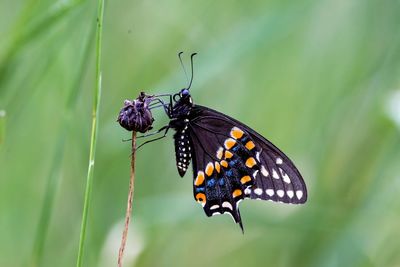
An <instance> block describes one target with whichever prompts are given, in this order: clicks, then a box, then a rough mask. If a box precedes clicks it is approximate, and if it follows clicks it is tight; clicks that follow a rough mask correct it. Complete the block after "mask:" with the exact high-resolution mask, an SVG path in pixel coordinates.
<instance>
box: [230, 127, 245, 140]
mask: <svg viewBox="0 0 400 267" xmlns="http://www.w3.org/2000/svg"><path fill="white" fill-rule="evenodd" d="M231 136H232V137H233V138H235V139H240V138H242V136H243V131H242V130H240V129H239V128H237V127H233V129H232V131H231Z"/></svg>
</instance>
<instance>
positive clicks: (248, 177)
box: [240, 175, 251, 184]
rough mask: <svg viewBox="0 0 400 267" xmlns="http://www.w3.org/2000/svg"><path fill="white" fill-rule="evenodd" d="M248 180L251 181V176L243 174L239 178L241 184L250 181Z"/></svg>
mask: <svg viewBox="0 0 400 267" xmlns="http://www.w3.org/2000/svg"><path fill="white" fill-rule="evenodd" d="M250 181H251V177H250V176H248V175H246V176H243V177H242V179H240V182H241V183H242V184H245V183H247V182H250Z"/></svg>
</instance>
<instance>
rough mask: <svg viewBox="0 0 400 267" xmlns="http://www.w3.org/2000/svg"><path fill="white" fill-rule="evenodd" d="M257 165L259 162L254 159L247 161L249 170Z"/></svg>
mask: <svg viewBox="0 0 400 267" xmlns="http://www.w3.org/2000/svg"><path fill="white" fill-rule="evenodd" d="M256 164H257V162H256V160H255V159H254V158H253V157H250V158H248V159H247V160H246V166H247V167H249V168H252V167H253V166H254V165H256Z"/></svg>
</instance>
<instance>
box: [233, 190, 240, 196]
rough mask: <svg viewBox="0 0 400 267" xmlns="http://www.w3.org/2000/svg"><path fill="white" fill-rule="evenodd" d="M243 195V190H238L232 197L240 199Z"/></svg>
mask: <svg viewBox="0 0 400 267" xmlns="http://www.w3.org/2000/svg"><path fill="white" fill-rule="evenodd" d="M241 195H242V190H240V189H236V190H235V191H233V193H232V196H233V197H238V196H241Z"/></svg>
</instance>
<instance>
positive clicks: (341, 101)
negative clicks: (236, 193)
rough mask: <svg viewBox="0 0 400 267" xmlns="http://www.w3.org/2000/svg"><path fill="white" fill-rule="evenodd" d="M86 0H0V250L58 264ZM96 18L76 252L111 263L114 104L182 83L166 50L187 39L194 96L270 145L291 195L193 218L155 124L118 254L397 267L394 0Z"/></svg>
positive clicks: (141, 5)
mask: <svg viewBox="0 0 400 267" xmlns="http://www.w3.org/2000/svg"><path fill="white" fill-rule="evenodd" d="M96 9H97V3H96V1H91V2H89V1H79V0H61V1H49V0H43V1H35V0H25V1H22V0H18V1H1V2H0V35H1V39H0V175H1V176H0V266H74V265H75V262H76V255H77V250H78V239H79V232H80V223H81V216H82V205H83V195H84V189H85V182H86V181H85V179H86V172H87V165H88V156H89V141H90V140H89V138H90V127H91V108H92V101H93V88H94V81H95V77H94V75H95V69H94V62H95V40H94V29H95V23H96ZM104 19H105V23H104V32H103V51H102V52H103V61H102V62H103V94H102V99H101V106H100V120H99V138H98V143H97V145H98V146H97V159H96V165H95V176H94V187H93V195H92V196H93V198H92V202H91V206H90V212H89V221H88V232H87V234H88V235H87V237H88V238H87V242H86V250H85V255H84V266H116V255H117V251H118V247H119V243H120V236H121V232H122V225H123V219H124V215H125V208H126V198H127V192H128V183H129V164H130V159H129V156H130V144H129V142H122V139H127V138H129V137H130V134H129V133H128V132H126V131H125V130H124V129H122V128H121V127H120V126H119V125H118V123H116V118H117V114H118V112H119V109H120V108H121V107H122V104H123V100H124V99H126V98H131V99H132V98H135V97H136V96H137V94H138V93H139V92H140V91H142V90H144V91H146V92H148V93H162V92H177V91H178V90H179V89H181V88H182V87H184V86H185V85H186V79H185V78H184V75H183V72H182V69H181V67H180V65H179V61H178V58H177V52H179V51H185V52H186V55H189V54H190V53H191V52H198V56H197V58H196V59H195V79H194V84H193V87H192V90H191V93H192V96H193V98H194V101H195V102H196V103H199V104H202V105H205V106H209V107H212V108H214V109H217V110H219V111H222V112H224V113H226V114H229V115H231V116H233V117H235V118H237V119H239V120H241V121H243V122H244V123H246V124H248V125H250V126H251V127H253V128H254V129H255V130H257V131H258V132H260V133H262V134H263V135H264V136H266V137H267V138H268V139H270V140H271V141H272V142H274V143H275V144H276V145H277V146H279V147H280V148H281V149H282V150H283V151H285V152H286V153H287V154H288V155H289V156H290V157H291V158H292V159H293V161H294V162H295V163H296V164H297V166H298V168H299V169H300V171H301V172H302V174H303V176H304V178H305V180H306V183H307V185H308V188H309V201H308V202H307V204H306V205H302V206H289V205H284V204H277V203H270V202H260V201H245V202H243V203H242V204H241V213H242V218H243V221H244V226H245V235H242V233H241V231H240V228H239V227H238V226H237V225H235V224H234V223H233V222H232V219H231V218H230V217H229V216H227V215H224V216H215V217H213V218H207V217H206V216H205V214H204V212H203V210H202V208H201V206H200V205H198V204H197V203H196V202H195V201H194V199H193V194H192V177H191V173H188V174H187V175H186V177H184V178H183V179H180V178H179V175H178V173H177V170H176V167H175V161H174V158H173V157H174V150H173V142H172V137H171V136H169V137H168V139H164V140H162V141H159V142H154V143H152V144H149V145H147V146H145V147H144V148H143V149H142V150H141V151H140V152H139V153H138V156H137V176H136V184H135V185H136V188H135V198H134V207H133V222H132V224H131V228H130V236H129V239H128V247H127V249H126V257H125V263H126V264H125V266H234V267H235V266H400V253H399V252H400V228H399V227H400V226H399V220H400V202H399V198H400V160H399V159H400V138H399V135H400V134H399V129H400V2H399V1H398V0H396V1H395V0H387V1H378V0H354V1H347V0H305V1H281V0H267V1H247V2H245V1H210V0H206V1H196V2H194V1H182V0H175V1H143V0H142V1H107V2H106V8H105V18H104ZM186 59H187V58H186ZM186 63H187V64H188V63H189V61H188V60H186ZM155 117H156V123H155V126H162V125H164V124H166V123H167V119H166V116H165V115H164V114H163V113H162V112H156V113H155ZM46 218H48V220H47V219H46Z"/></svg>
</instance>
